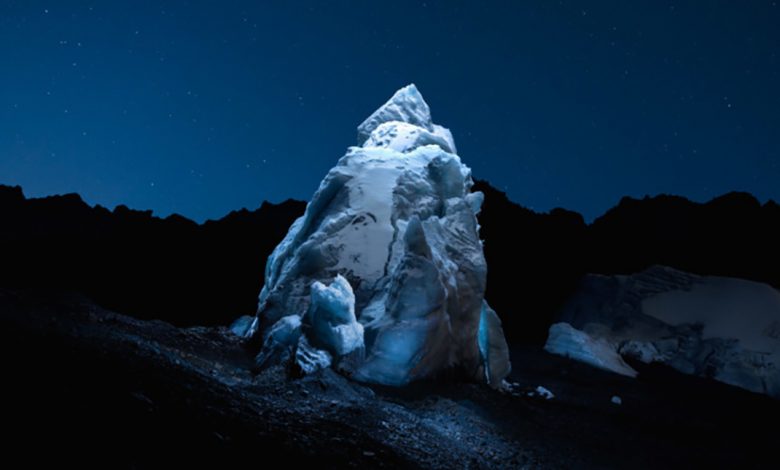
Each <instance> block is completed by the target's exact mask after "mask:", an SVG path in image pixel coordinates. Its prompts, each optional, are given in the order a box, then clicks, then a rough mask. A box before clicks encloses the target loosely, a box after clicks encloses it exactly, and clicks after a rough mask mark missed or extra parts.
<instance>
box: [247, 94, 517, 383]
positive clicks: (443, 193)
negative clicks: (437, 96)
mask: <svg viewBox="0 0 780 470" xmlns="http://www.w3.org/2000/svg"><path fill="white" fill-rule="evenodd" d="M358 136H359V138H358V141H359V143H360V144H361V146H359V147H350V148H349V149H348V151H347V153H346V155H344V156H343V157H342V158H341V159H340V160H339V161H338V163H337V164H336V166H335V167H333V168H332V169H331V170H330V171H329V172H328V174H327V175H326V176H325V178H324V179H323V180H322V183H321V184H320V187H319V188H318V189H317V191H316V192H315V194H314V196H313V197H312V199H311V202H310V203H309V204H308V206H307V208H306V212H305V214H304V215H303V216H302V217H301V218H299V219H298V220H297V221H296V222H295V223H294V224H293V225H292V226H291V227H290V230H289V232H288V233H287V236H286V237H285V239H284V240H283V241H282V242H281V243H280V244H279V245H278V246H277V247H276V249H275V250H274V252H273V253H272V255H271V256H270V257H269V259H268V263H267V265H266V284H265V286H263V290H262V291H261V293H260V306H259V310H258V315H257V319H256V321H255V322H254V324H253V325H252V326H251V327H250V328H249V330H248V335H250V336H252V335H260V336H261V338H262V339H263V340H264V342H266V338H267V337H268V336H267V335H268V334H267V332H268V331H273V330H274V328H275V325H276V324H277V322H279V321H281V320H282V319H283V318H287V317H288V316H291V315H292V316H297V317H299V318H303V320H302V325H303V326H302V330H303V334H302V335H301V336H300V338H297V339H298V341H297V342H296V343H295V344H294V345H292V346H285V347H287V348H288V349H289V350H290V351H289V354H286V355H282V354H278V353H274V354H273V355H272V357H275V358H276V357H279V358H281V357H287V358H290V360H295V361H297V363H298V366H299V368H300V369H301V370H302V371H304V372H305V371H307V370H316V369H317V368H320V367H326V366H327V365H331V364H332V365H335V366H338V368H339V369H340V370H344V371H345V372H347V373H349V374H351V375H352V376H353V377H355V378H357V379H359V380H364V381H368V382H376V383H382V384H388V385H403V384H406V383H408V382H410V381H413V380H416V379H420V378H425V377H432V376H435V375H437V374H440V373H442V372H445V371H447V372H452V371H453V370H454V371H456V372H457V373H459V374H460V375H461V376H463V377H465V378H468V379H472V380H478V381H482V382H486V383H488V384H491V385H493V386H499V385H500V384H501V382H502V380H503V378H504V377H505V376H506V375H507V374H508V372H509V359H508V352H507V347H506V342H505V341H504V336H503V332H502V330H501V322H500V321H499V320H498V316H497V315H496V314H495V312H493V311H492V310H491V309H490V308H489V307H488V306H487V304H485V302H484V292H485V279H486V272H487V266H486V263H485V258H484V255H483V252H482V242H481V241H480V239H479V235H478V225H477V220H476V214H477V212H478V211H479V208H480V206H481V203H482V194H481V193H471V192H470V191H471V186H472V180H471V170H470V169H469V168H468V167H466V166H465V165H464V164H463V163H461V161H460V158H459V157H458V155H456V154H455V143H454V142H453V140H452V135H451V134H450V132H449V131H448V130H447V129H445V128H443V127H441V126H438V125H436V124H433V122H432V121H431V114H430V108H429V107H428V105H427V104H426V103H425V100H423V98H422V96H421V95H420V93H419V91H418V90H417V88H416V87H415V86H414V85H409V86H407V87H404V88H402V89H401V90H399V91H398V92H396V93H395V94H394V95H393V97H392V98H391V99H390V100H389V101H388V102H387V103H385V104H384V105H383V106H381V107H380V108H379V109H378V110H377V111H375V112H374V113H373V114H372V115H371V116H370V117H369V118H368V119H366V120H365V121H364V122H363V123H362V124H361V125H360V126H359V128H358ZM276 343H277V344H282V342H279V341H276ZM284 344H285V345H286V344H287V343H286V342H284ZM265 349H266V346H264V350H265ZM274 350H275V349H274ZM320 351H322V352H323V353H325V354H320ZM261 354H262V352H261ZM345 358H348V360H346V359H345ZM259 359H261V358H260V356H258V362H259ZM262 359H263V360H265V361H267V359H265V356H263V358H262Z"/></svg>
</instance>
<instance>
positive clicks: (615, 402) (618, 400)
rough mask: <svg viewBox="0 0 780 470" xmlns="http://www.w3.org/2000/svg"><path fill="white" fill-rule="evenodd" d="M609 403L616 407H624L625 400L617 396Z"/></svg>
mask: <svg viewBox="0 0 780 470" xmlns="http://www.w3.org/2000/svg"><path fill="white" fill-rule="evenodd" d="M609 401H611V402H612V404H614V405H622V404H623V400H622V399H621V398H620V397H619V396H617V395H613V396H612V398H611V399H610V400H609Z"/></svg>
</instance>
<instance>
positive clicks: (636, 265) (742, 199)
mask: <svg viewBox="0 0 780 470" xmlns="http://www.w3.org/2000/svg"><path fill="white" fill-rule="evenodd" d="M475 189H477V190H480V191H482V192H484V193H485V196H486V197H485V203H484V206H483V209H482V212H481V213H480V215H479V220H480V225H481V227H482V228H481V236H482V238H483V239H484V240H485V255H486V257H487V260H488V291H487V299H488V301H489V302H490V304H491V305H492V306H493V307H494V308H495V309H496V311H498V312H499V314H500V315H501V317H502V321H503V322H504V326H505V331H506V333H507V336H508V337H509V339H510V340H511V341H521V342H529V343H540V342H542V341H544V339H545V337H546V332H547V328H548V327H549V324H550V322H551V321H552V318H553V316H554V314H555V312H556V311H557V310H558V309H560V308H561V307H562V306H563V304H564V303H565V301H566V300H567V299H568V298H569V296H570V295H571V294H572V293H573V292H574V290H575V289H576V287H577V285H578V283H579V281H580V279H581V278H582V276H584V275H585V274H586V273H589V272H594V273H602V274H619V273H625V274H628V273H633V272H637V271H641V270H643V269H646V268H647V267H649V266H652V265H656V264H663V265H668V266H671V267H674V268H676V269H680V270H684V271H689V272H693V273H697V274H709V275H720V276H733V277H742V278H747V279H753V280H757V281H762V282H766V283H769V284H771V285H773V286H775V287H776V288H780V269H779V268H778V266H780V249H778V242H777V240H780V205H778V204H777V203H775V202H774V201H769V202H767V203H765V204H763V205H762V204H760V203H759V201H758V200H757V199H756V198H755V197H753V196H752V195H750V194H748V193H742V192H732V193H728V194H724V195H723V196H719V197H717V198H714V199H713V200H711V201H709V202H706V203H697V202H693V201H690V200H688V199H686V198H684V197H680V196H669V195H659V196H653V197H645V198H642V199H636V198H630V197H624V198H623V199H621V201H620V203H619V204H618V205H617V206H615V207H613V208H612V209H610V210H608V211H607V212H606V213H605V214H604V215H602V216H601V217H599V218H597V219H595V220H594V221H593V222H592V223H591V224H587V223H586V222H585V220H584V219H583V217H582V216H581V215H580V214H578V213H577V212H573V211H569V210H566V209H561V208H557V209H553V210H552V211H550V212H548V213H538V212H535V211H533V210H530V209H528V208H525V207H522V206H520V205H518V204H516V203H514V202H512V201H510V200H509V199H508V198H507V196H506V194H505V193H503V192H501V191H499V190H497V189H495V188H493V187H492V186H490V185H489V184H488V183H487V182H485V181H477V182H476V186H475ZM304 208H305V203H304V202H301V201H293V200H288V201H285V202H282V203H280V204H272V203H268V202H264V203H263V204H262V205H261V206H260V207H259V208H258V209H255V210H247V209H241V210H237V211H233V212H230V213H229V214H227V215H226V216H225V217H223V218H221V219H219V220H209V221H206V222H204V223H203V224H197V223H195V222H193V221H191V220H190V219H187V218H185V217H182V216H180V215H176V214H174V215H170V216H168V217H166V218H159V217H156V216H154V215H153V213H152V211H148V210H147V211H139V210H133V209H129V208H128V207H126V206H123V205H121V206H117V207H116V208H115V209H114V210H113V211H111V210H108V209H106V208H104V207H101V206H94V207H91V206H89V205H88V204H86V203H85V202H84V201H83V200H82V199H81V198H80V197H79V196H78V195H76V194H67V195H62V196H49V197H44V198H31V199H26V198H25V197H24V194H23V192H22V189H21V188H19V187H18V186H17V187H10V186H2V185H0V242H1V243H2V246H3V247H4V248H5V250H4V251H5V252H4V255H3V263H2V265H0V286H9V287H49V288H51V287H54V288H58V289H63V290H76V291H80V292H83V293H85V294H86V295H89V296H91V297H92V298H94V299H95V300H96V301H97V302H98V303H100V304H101V305H103V306H104V307H106V308H109V309H113V310H116V311H119V312H122V313H126V314H130V315H134V316H137V317H140V318H160V319H164V320H166V321H169V322H172V323H174V324H177V325H195V324H205V325H214V324H226V323H228V322H230V321H231V320H233V319H235V318H236V317H238V316H239V315H244V314H253V313H254V311H255V309H256V303H257V295H258V293H259V291H260V288H261V286H262V282H263V271H264V267H265V260H266V258H267V257H268V255H269V254H270V253H271V251H272V250H273V248H274V247H275V246H276V245H277V244H278V242H279V241H280V240H281V239H282V238H283V237H284V235H285V233H286V232H287V229H288V227H289V226H290V224H291V223H292V222H293V220H295V218H296V217H298V216H300V215H301V214H302V213H303V210H304Z"/></svg>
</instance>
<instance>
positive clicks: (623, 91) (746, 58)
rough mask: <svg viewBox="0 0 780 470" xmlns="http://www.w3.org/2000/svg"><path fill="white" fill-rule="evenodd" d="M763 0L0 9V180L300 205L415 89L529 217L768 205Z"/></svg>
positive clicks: (771, 7)
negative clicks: (634, 203)
mask: <svg viewBox="0 0 780 470" xmlns="http://www.w3.org/2000/svg"><path fill="white" fill-rule="evenodd" d="M778 25H780V7H778V6H777V2H775V1H736V0H735V1H731V2H723V1H710V0H708V1H707V2H702V1H690V2H664V1H658V0H647V1H631V2H626V1H597V2H596V1H594V2H571V1H561V2H552V1H543V0H539V1H523V2H520V1H513V2H488V1H479V2H477V1H473V2H462V1H446V2H435V1H427V2H408V1H394V2H371V1H368V2H358V1H353V2H341V1H330V2H324V1H307V2H296V1H279V2H270V1H265V2H238V1H236V2H231V1H222V2H213V1H212V2H207V1H202V2H201V1H168V2H160V1H155V2H143V1H127V2H122V1H112V2H98V1H83V2H81V1H65V0H56V1H55V0H51V1H49V2H37V1H32V0H20V1H6V0H0V58H1V59H2V69H1V71H2V73H0V183H4V184H19V185H22V186H23V187H24V189H25V192H26V193H27V194H28V195H30V196H41V195H48V194H55V193H63V192H74V191H75V192H78V193H80V194H82V196H83V197H84V198H85V199H86V200H87V201H88V202H90V203H99V204H102V205H104V206H108V207H113V206H115V205H116V204H127V205H129V206H130V207H134V208H138V209H146V208H151V209H154V211H155V213H157V214H159V215H167V214H169V213H171V212H179V213H181V214H183V215H186V216H189V217H191V218H194V219H196V220H203V219H205V218H214V217H219V216H222V215H224V214H225V213H227V212H228V211H230V210H232V209H237V208H240V207H249V208H254V207H257V206H258V205H259V204H260V202H261V201H262V200H264V199H267V200H271V201H280V200H283V199H286V198H288V197H293V198H299V199H308V198H309V197H310V196H311V194H312V193H313V191H314V190H315V189H316V187H317V185H318V183H319V181H320V179H321V178H322V176H323V175H324V174H325V172H326V171H327V170H328V169H329V168H330V167H331V166H333V165H334V164H335V162H336V161H337V160H338V158H339V157H340V156H341V155H342V154H343V153H344V151H345V149H346V147H347V146H348V145H352V144H353V143H354V140H355V128H356V126H357V125H358V124H359V123H360V122H361V121H362V120H363V119H364V118H365V117H366V116H368V115H369V114H370V113H371V112H372V111H373V110H374V109H375V108H376V107H377V106H379V105H380V104H382V103H383V102H384V101H385V100H386V99H387V98H388V97H389V96H390V95H391V94H392V93H393V92H394V91H395V90H396V89H397V88H399V87H401V86H403V85H405V84H407V83H410V82H414V83H416V84H417V86H418V88H419V89H420V90H421V92H422V93H423V95H424V96H425V98H426V100H427V101H428V103H429V104H430V105H431V108H432V111H433V116H434V120H435V121H436V122H438V123H440V124H442V125H445V126H447V127H449V128H450V129H451V130H452V132H453V134H454V136H455V141H456V144H457V145H458V150H459V153H460V155H461V157H462V159H463V160H464V162H465V163H467V164H468V165H470V166H471V167H472V168H473V171H474V175H475V176H476V177H479V178H484V179H487V180H489V181H490V182H491V183H493V184H494V185H495V186H497V187H499V188H501V189H505V190H506V191H507V192H508V193H509V195H510V197H511V198H512V199H514V200H515V201H517V202H519V203H521V204H523V205H526V206H529V207H532V208H534V209H536V210H549V209H551V208H553V207H556V206H562V207H566V208H570V209H574V210H577V211H580V212H582V213H583V214H584V215H585V216H586V217H587V218H591V217H594V216H596V215H599V214H600V213H602V212H603V211H604V210H606V209H607V208H609V207H611V206H612V205H614V204H616V203H617V202H618V200H619V198H620V197H621V196H623V195H632V196H643V195H645V194H658V193H674V194H681V195H685V196H688V197H690V198H692V199H695V200H706V199H709V198H711V197H713V196H716V195H718V194H721V193H723V192H727V191H730V190H747V191H750V192H753V193H754V194H756V195H757V196H758V197H759V198H760V199H761V200H766V199H767V198H773V199H780V90H778V84H780V74H779V73H778V70H779V65H780V60H778V57H777V54H778V47H779V46H780V27H779V26H778Z"/></svg>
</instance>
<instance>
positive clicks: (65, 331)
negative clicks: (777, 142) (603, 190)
mask: <svg viewBox="0 0 780 470" xmlns="http://www.w3.org/2000/svg"><path fill="white" fill-rule="evenodd" d="M0 331H2V341H0V344H2V348H3V350H2V353H3V356H2V357H3V362H4V364H5V370H4V371H3V377H4V380H3V387H2V390H3V395H4V396H3V397H2V398H3V399H2V407H3V410H2V416H3V419H2V423H3V431H4V432H3V434H4V435H5V437H4V438H3V454H4V458H5V459H10V458H16V457H18V458H21V459H22V460H21V462H23V463H24V466H25V467H35V466H36V465H38V464H41V463H56V464H57V465H58V466H70V465H73V464H77V465H80V466H82V467H85V466H86V467H101V468H116V467H133V468H148V467H162V466H171V465H175V466H176V467H175V468H180V467H181V466H184V465H196V466H199V467H200V466H205V465H215V464H216V465H222V466H237V465H238V464H241V465H242V467H243V466H247V465H249V466H253V467H254V466H258V467H262V466H265V465H266V463H269V462H278V461H279V460H278V459H282V460H281V461H282V462H286V463H287V465H285V466H288V465H289V466H290V467H288V468H292V467H291V466H292V465H294V464H308V465H314V466H316V468H320V467H325V468H331V467H344V466H347V467H363V468H365V467H424V468H506V467H510V468H511V467H520V468H524V467H530V468H637V467H650V468H669V467H686V468H690V467H731V468H747V467H769V468H772V467H775V466H776V461H775V456H776V450H775V445H776V443H777V442H778V440H777V439H778V432H777V423H778V422H780V403H778V402H776V401H774V400H771V399H768V398H766V397H763V396H759V395H755V394H752V393H749V392H744V391H741V390H738V389H735V388H732V387H729V386H725V385H721V384H718V383H715V382H710V381H705V380H701V379H696V378H691V377H685V376H680V375H677V374H674V373H671V372H668V371H665V370H664V369H644V370H642V371H641V377H640V379H638V380H632V379H628V378H624V377H621V376H617V375H613V374H609V373H605V372H601V371H598V370H595V369H592V368H589V367H587V366H584V365H581V364H576V363H572V362H570V361H568V360H565V359H562V358H558V357H554V356H550V355H547V354H545V353H542V352H539V351H537V350H531V349H523V350H516V351H514V352H513V365H514V372H513V374H512V376H511V377H510V379H511V381H512V382H514V383H515V384H516V385H515V386H514V387H513V389H514V390H513V392H497V391H493V390H490V389H487V388H485V387H484V386H479V385H473V384H452V383H449V384H433V383H428V384H418V385H416V386H413V387H411V388H409V389H406V390H403V391H398V390H389V389H383V388H373V387H366V386H363V385H359V384H355V383H352V382H350V381H349V380H347V379H345V378H343V377H341V376H339V375H337V374H335V373H332V372H330V371H327V372H325V373H322V374H319V375H316V376H310V377H306V378H304V379H298V380H285V379H284V373H283V371H281V370H279V369H271V370H268V371H266V372H264V373H262V374H260V375H253V374H252V373H251V372H250V371H249V367H250V366H251V361H250V359H249V355H248V354H247V353H246V352H245V350H244V349H243V345H242V344H241V341H240V340H239V339H238V338H237V337H235V336H233V335H232V334H231V333H230V332H229V331H228V330H227V329H226V328H223V327H212V328H204V327H192V328H184V329H178V328H175V327H173V326H171V325H169V324H167V323H163V322H160V321H141V320H135V319H132V318H130V317H126V316H123V315H119V314H116V313H112V312H109V311H106V310H104V309H102V308H100V307H98V306H96V305H95V304H94V303H93V302H91V301H89V300H87V299H86V298H84V297H81V296H79V295H75V294H68V293H55V292H51V291H31V290H19V289H16V290H8V289H5V290H2V289H0ZM538 385H543V386H544V387H546V388H548V389H549V390H551V391H552V392H553V393H554V394H555V398H554V399H552V400H545V399H543V398H540V397H534V396H530V395H529V394H528V391H530V390H532V389H534V388H536V386H538ZM614 395H617V396H620V397H621V400H622V404H621V405H616V404H613V403H612V402H611V397H612V396H614Z"/></svg>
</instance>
